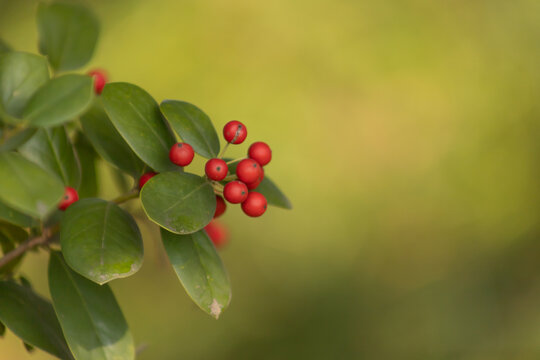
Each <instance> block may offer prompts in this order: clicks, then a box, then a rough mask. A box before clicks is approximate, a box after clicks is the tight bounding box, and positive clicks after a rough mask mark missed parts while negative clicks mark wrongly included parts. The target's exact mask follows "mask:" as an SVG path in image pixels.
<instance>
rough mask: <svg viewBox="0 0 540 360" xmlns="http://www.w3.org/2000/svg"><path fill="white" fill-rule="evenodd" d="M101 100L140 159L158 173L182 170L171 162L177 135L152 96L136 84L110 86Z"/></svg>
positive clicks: (106, 87)
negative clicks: (171, 149)
mask: <svg viewBox="0 0 540 360" xmlns="http://www.w3.org/2000/svg"><path fill="white" fill-rule="evenodd" d="M101 97H102V99H103V105H104V106H105V111H106V112H107V114H108V115H109V118H110V119H111V121H112V123H113V125H114V127H115V128H116V130H118V132H119V133H120V135H122V137H123V138H124V140H125V141H126V142H127V143H128V145H129V146H130V147H131V149H133V151H134V152H135V154H137V156H138V157H139V158H140V159H142V160H143V161H144V162H145V163H146V164H148V165H149V166H150V167H151V168H153V169H154V170H156V171H158V172H165V171H172V170H177V169H179V167H178V166H176V165H174V164H172V163H171V162H170V161H169V150H170V148H171V146H172V145H173V144H174V143H175V139H174V136H173V135H172V134H171V132H170V130H169V128H168V126H167V124H166V123H165V121H164V119H163V117H162V116H161V112H160V111H159V106H158V104H157V103H156V101H155V100H154V99H153V98H152V97H151V96H150V94H148V93H147V92H146V91H144V90H143V89H141V88H140V87H138V86H135V85H132V84H128V83H110V84H107V85H105V88H104V90H103V93H102V95H101Z"/></svg>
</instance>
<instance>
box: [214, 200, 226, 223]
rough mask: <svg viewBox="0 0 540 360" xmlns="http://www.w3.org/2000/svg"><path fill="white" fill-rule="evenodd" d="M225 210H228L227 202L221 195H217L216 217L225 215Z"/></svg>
mask: <svg viewBox="0 0 540 360" xmlns="http://www.w3.org/2000/svg"><path fill="white" fill-rule="evenodd" d="M225 210H227V204H226V203H225V200H223V198H222V197H221V196H219V195H216V212H215V213H214V219H215V218H218V217H220V216H221V215H223V213H224V212H225Z"/></svg>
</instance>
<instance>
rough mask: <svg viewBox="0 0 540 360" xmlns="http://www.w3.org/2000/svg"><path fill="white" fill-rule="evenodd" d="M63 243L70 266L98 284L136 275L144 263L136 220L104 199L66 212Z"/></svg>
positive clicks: (79, 203) (88, 201)
mask: <svg viewBox="0 0 540 360" xmlns="http://www.w3.org/2000/svg"><path fill="white" fill-rule="evenodd" d="M60 243H61V245H62V253H63V254H64V257H65V260H66V262H67V263H68V264H69V266H70V267H71V268H72V269H73V270H75V271H76V272H78V273H79V274H81V275H82V276H84V277H86V278H88V279H90V280H92V281H94V282H96V283H98V284H105V283H106V282H109V281H111V280H114V279H118V278H124V277H127V276H130V275H132V274H134V273H135V272H137V271H138V270H139V268H140V267H141V265H142V261H143V242H142V237H141V233H140V232H139V228H138V227H137V224H136V223H135V220H133V217H132V216H131V215H130V214H129V213H128V212H127V211H125V210H124V209H122V208H121V207H119V206H118V205H116V204H115V203H113V202H109V201H105V200H101V199H83V200H79V201H77V202H76V203H74V204H73V205H71V206H70V207H69V208H68V209H67V210H66V212H65V213H64V217H63V219H62V227H61V229H60Z"/></svg>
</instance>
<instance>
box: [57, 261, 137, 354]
mask: <svg viewBox="0 0 540 360" xmlns="http://www.w3.org/2000/svg"><path fill="white" fill-rule="evenodd" d="M49 289H50V291H51V296H52V299H53V304H54V309H55V310H56V313H57V314H58V319H59V320H60V325H61V326H62V330H63V331H64V335H65V336H66V340H67V342H68V344H69V348H70V349H71V351H72V352H73V354H74V355H75V358H76V359H77V360H129V359H134V358H135V349H134V346H133V338H132V336H131V332H130V331H129V328H128V325H127V323H126V320H125V318H124V315H123V314H122V311H121V310H120V307H119V306H118V303H117V302H116V299H115V298H114V294H113V292H112V291H111V288H110V287H109V285H108V284H106V285H98V284H96V283H94V282H92V281H90V280H87V279H85V278H84V277H82V276H80V275H79V274H77V273H76V272H74V271H72V270H71V269H70V268H69V266H67V264H66V263H65V262H64V260H63V258H62V255H61V254H60V253H59V252H53V253H51V259H50V262H49Z"/></svg>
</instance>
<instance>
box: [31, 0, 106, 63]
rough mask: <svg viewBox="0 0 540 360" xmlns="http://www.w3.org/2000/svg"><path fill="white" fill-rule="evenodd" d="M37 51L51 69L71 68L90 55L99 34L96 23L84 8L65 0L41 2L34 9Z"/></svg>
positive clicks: (84, 61) (83, 61) (86, 60)
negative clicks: (37, 35)
mask: <svg viewBox="0 0 540 360" xmlns="http://www.w3.org/2000/svg"><path fill="white" fill-rule="evenodd" d="M37 25H38V31H39V48H40V52H41V53H42V54H44V55H47V56H48V58H49V62H50V64H51V66H52V67H53V69H55V70H57V71H64V70H74V69H78V68H80V67H82V66H84V65H85V64H86V63H87V62H88V61H89V60H90V59H91V58H92V55H93V53H94V48H95V47H96V42H97V39H98V35H99V23H98V21H97V19H96V17H95V16H94V15H93V14H92V13H91V12H90V11H88V9H86V8H84V7H82V6H79V5H75V4H66V3H52V4H45V3H41V4H39V6H38V11H37Z"/></svg>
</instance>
